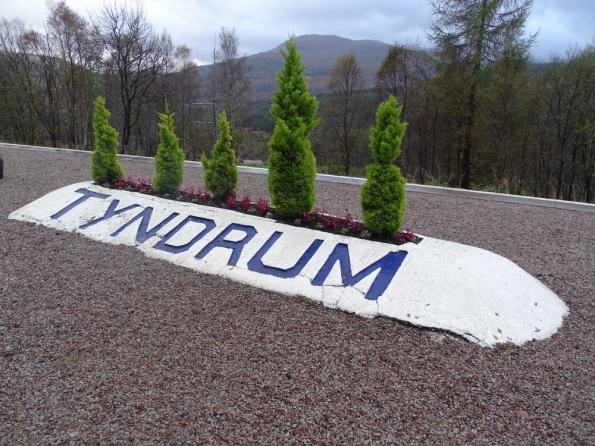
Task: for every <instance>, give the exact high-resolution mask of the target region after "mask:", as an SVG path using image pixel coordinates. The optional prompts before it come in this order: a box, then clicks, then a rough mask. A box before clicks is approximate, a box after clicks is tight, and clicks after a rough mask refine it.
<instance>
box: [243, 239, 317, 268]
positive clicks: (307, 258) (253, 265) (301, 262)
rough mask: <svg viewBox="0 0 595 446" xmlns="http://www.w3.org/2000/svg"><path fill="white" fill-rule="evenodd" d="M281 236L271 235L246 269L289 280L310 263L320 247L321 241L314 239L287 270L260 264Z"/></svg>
mask: <svg viewBox="0 0 595 446" xmlns="http://www.w3.org/2000/svg"><path fill="white" fill-rule="evenodd" d="M281 235H283V233H282V232H279V231H275V233H274V234H273V235H271V237H270V238H269V239H268V240H267V241H266V243H265V244H264V245H262V248H260V249H259V250H258V252H257V253H256V254H255V255H254V257H252V259H250V261H249V262H248V269H249V270H250V271H255V272H257V273H262V274H269V275H271V276H275V277H281V278H283V279H290V278H292V277H295V276H297V275H298V274H299V273H300V272H301V271H302V269H303V268H304V266H306V264H307V263H308V262H309V261H310V259H311V258H312V256H313V255H314V254H316V251H318V248H319V247H320V245H322V240H319V239H316V240H314V241H313V242H312V244H311V245H310V246H309V248H308V249H307V250H306V252H305V253H304V254H303V255H302V256H301V257H300V259H299V260H298V261H297V263H296V264H295V265H294V266H292V267H291V268H288V269H281V268H276V267H274V266H267V265H265V264H263V263H262V258H263V256H264V255H265V254H266V253H267V252H268V250H269V249H270V248H271V246H273V245H274V244H275V242H276V241H277V240H278V239H279V237H281Z"/></svg>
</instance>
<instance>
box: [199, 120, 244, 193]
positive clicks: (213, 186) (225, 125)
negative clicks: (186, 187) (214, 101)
mask: <svg viewBox="0 0 595 446" xmlns="http://www.w3.org/2000/svg"><path fill="white" fill-rule="evenodd" d="M217 126H218V127H219V139H218V140H217V142H216V143H215V146H214V147H213V159H211V160H210V161H209V160H208V159H207V157H206V155H205V154H204V153H203V154H202V157H201V161H202V167H203V169H204V172H205V186H206V187H207V189H209V190H210V191H211V192H212V193H213V198H215V199H216V200H225V199H226V198H227V197H229V196H230V195H231V194H233V192H234V190H235V188H236V187H237V185H238V168H237V166H236V154H235V152H234V151H233V149H232V148H231V143H232V137H231V133H230V129H229V122H228V121H227V118H226V117H225V110H223V111H222V112H221V113H220V114H219V116H218V117H217Z"/></svg>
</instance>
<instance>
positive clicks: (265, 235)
mask: <svg viewBox="0 0 595 446" xmlns="http://www.w3.org/2000/svg"><path fill="white" fill-rule="evenodd" d="M79 189H86V190H88V191H92V192H93V193H96V194H103V195H106V196H107V197H106V198H95V197H90V198H88V199H86V200H84V201H82V202H81V203H80V204H78V205H77V206H75V207H73V208H72V209H70V210H68V211H67V212H64V213H63V214H60V215H59V216H58V217H56V218H52V216H55V215H56V214H57V213H58V214H59V211H61V210H62V209H64V208H65V207H67V206H68V205H70V204H72V203H74V202H76V201H77V200H79V199H81V197H83V196H84V195H83V194H82V193H80V192H77V190H79ZM114 200H119V203H118V205H117V206H114V203H112V202H113V201H114ZM110 203H111V204H112V207H113V209H112V210H115V212H117V210H121V209H124V208H125V207H127V206H132V205H136V207H134V208H132V209H130V210H127V211H125V212H122V213H120V214H118V215H114V216H112V217H111V218H107V219H105V220H103V221H100V222H99V223H97V224H93V225H91V226H88V227H86V228H81V226H83V225H85V224H87V223H89V222H91V221H93V220H95V219H98V218H100V217H103V216H104V215H105V213H106V210H107V209H108V207H109V206H110ZM149 207H151V208H153V211H152V214H151V215H150V221H149V224H148V228H146V229H147V230H148V231H150V230H151V228H153V227H155V225H157V224H158V223H160V222H162V221H164V220H165V219H167V218H168V217H170V220H168V222H167V223H166V224H164V225H163V227H161V228H160V229H159V230H158V231H157V232H156V234H155V235H154V236H152V237H149V238H147V239H146V240H144V241H142V242H141V243H139V242H138V239H139V237H138V236H139V234H141V235H142V231H140V232H139V224H140V221H141V219H140V218H138V219H136V220H135V221H134V222H133V223H132V224H130V225H129V226H127V227H126V228H125V229H123V230H121V232H118V230H119V229H120V228H121V227H122V226H124V225H126V223H127V222H129V221H130V220H131V219H133V218H134V217H135V216H137V215H138V214H139V213H141V212H142V211H143V210H146V209H147V208H149ZM173 213H177V214H178V215H174V216H173V217H172V214H173ZM189 216H192V218H199V219H200V218H202V219H209V220H212V222H213V225H212V226H213V227H212V229H211V230H210V231H208V233H207V232H206V231H205V235H204V237H202V238H201V239H200V240H197V241H196V242H195V243H194V244H192V245H191V246H189V247H188V249H187V250H185V251H183V252H179V253H172V252H167V251H164V250H163V249H159V248H158V246H159V245H158V243H159V241H160V240H163V238H164V237H166V235H167V234H171V233H173V232H174V228H176V227H178V225H179V224H181V222H183V221H184V220H185V219H186V218H188V217H189ZM9 218H11V219H15V220H23V221H28V222H32V223H37V224H42V225H44V226H47V227H51V228H55V229H58V230H63V231H69V232H78V233H81V234H83V235H85V236H87V237H89V238H92V239H94V240H97V241H101V242H104V243H112V244H124V245H129V246H136V247H137V248H138V249H140V250H141V251H143V252H144V253H145V254H146V255H147V256H150V257H155V258H160V259H163V260H167V261H169V262H172V263H175V264H177V265H180V266H185V267H187V268H191V269H194V270H195V271H198V272H202V273H207V274H215V275H220V276H224V277H228V278H230V279H233V280H236V281H239V282H243V283H246V284H249V285H253V286H256V287H259V288H262V289H267V290H271V291H276V292H279V293H283V294H287V295H304V296H306V297H308V298H310V299H314V300H316V301H319V302H322V303H323V304H324V305H325V306H327V307H330V308H337V309H340V310H343V311H346V312H350V313H355V314H357V315H359V316H364V317H375V316H378V315H380V316H387V317H390V318H396V319H399V320H402V321H407V322H409V323H411V324H415V325H419V326H424V327H433V328H438V329H443V330H448V331H451V332H453V333H456V334H459V335H462V336H464V337H466V338H467V339H469V340H471V341H473V342H477V343H478V344H480V345H482V346H491V345H494V344H497V343H503V342H511V343H514V344H522V343H524V342H527V341H530V340H532V339H545V338H548V337H549V336H551V335H552V334H554V333H555V332H556V331H557V329H558V327H560V326H561V324H562V320H563V317H564V316H565V315H566V314H567V313H568V308H567V306H566V305H565V304H564V303H563V302H562V301H561V300H560V299H559V298H558V297H557V296H556V295H555V294H554V293H552V292H551V291H550V290H549V289H548V288H547V287H545V286H544V285H543V284H542V283H541V282H539V281H538V280H537V279H535V278H534V277H532V276H531V275H529V274H527V273H526V272H525V271H524V270H522V269H521V268H520V267H518V266H517V265H515V264H514V263H513V262H511V261H509V260H507V259H505V258H504V257H501V256H499V255H497V254H494V253H492V252H489V251H485V250H482V249H479V248H474V247H471V246H466V245H462V244H458V243H452V242H447V241H443V240H438V239H433V238H430V237H424V239H423V241H422V242H421V243H420V244H417V245H415V244H411V243H409V244H406V245H402V246H395V245H388V244H383V243H378V242H371V241H367V240H361V239H356V238H351V237H344V236H341V235H335V234H330V233H325V232H320V231H312V230H309V229H305V228H300V227H293V226H288V225H283V224H280V223H276V222H275V221H272V220H268V219H264V218H260V217H256V216H252V215H246V214H241V213H238V212H234V211H229V210H223V209H218V208H211V207H206V206H200V205H195V204H190V203H181V202H176V201H171V200H165V199H161V198H156V197H151V196H148V195H143V194H138V193H132V192H126V191H117V190H110V189H105V188H102V187H99V186H95V185H93V184H92V183H90V182H86V183H79V184H74V185H71V186H67V187H65V188H62V189H59V190H57V191H54V192H52V193H49V194H47V195H46V196H44V197H42V198H40V199H38V200H36V201H34V202H33V203H31V204H29V205H27V206H25V207H23V208H21V209H19V210H17V211H15V212H13V213H12V214H11V215H10V216H9ZM230 224H236V225H243V226H242V227H243V228H254V231H255V234H254V236H253V238H252V239H251V240H250V241H249V242H247V243H246V244H245V245H244V246H243V248H242V250H241V253H240V255H239V257H238V259H237V262H236V264H235V265H230V264H229V263H230V258H231V254H232V252H233V250H232V249H230V248H229V247H215V248H213V249H212V250H210V251H209V252H208V253H207V254H206V255H205V256H204V257H203V258H196V255H197V253H199V252H201V251H202V250H203V248H205V247H207V246H208V245H209V244H210V243H211V242H213V241H214V240H217V236H218V235H219V234H220V233H221V232H222V231H223V230H224V229H225V228H227V227H228V225H230ZM205 228H206V225H205V224H203V223H199V222H196V221H188V222H187V224H185V225H184V226H183V227H182V228H181V229H180V230H179V231H178V232H176V233H175V235H173V236H171V237H170V238H166V240H167V244H168V245H169V246H170V247H176V246H182V245H184V244H186V243H188V242H190V241H191V240H192V239H193V238H194V237H195V236H196V235H197V234H199V233H200V232H201V231H202V230H203V229H205ZM250 231H252V230H250ZM276 231H278V232H281V233H282V235H280V236H279V238H278V240H277V241H276V242H275V243H274V244H272V245H271V246H270V248H269V249H268V251H266V254H264V256H262V259H261V260H262V264H263V265H264V268H266V267H267V266H269V267H273V268H276V269H277V270H282V269H288V268H291V267H293V266H294V265H295V264H296V262H297V261H298V259H300V257H301V256H302V254H304V252H305V251H306V250H307V249H308V247H310V246H311V244H312V243H313V242H315V240H321V241H322V243H321V244H320V246H319V247H318V249H317V250H316V252H315V254H314V255H313V256H312V257H311V258H310V259H309V261H308V262H307V263H306V264H305V266H304V267H303V268H302V269H301V270H300V271H299V274H297V275H296V276H295V277H293V278H281V277H275V276H273V275H270V274H267V273H263V272H262V271H257V270H255V268H254V260H253V258H254V257H255V255H256V254H257V253H258V252H259V250H261V248H262V247H263V245H264V244H265V243H266V242H267V240H269V238H270V237H271V236H272V235H273V234H274V233H275V232H276ZM114 233H117V234H115V235H114ZM246 234H247V233H246V232H245V231H242V230H234V231H231V232H229V234H228V235H227V236H225V237H223V239H222V240H224V242H226V243H227V242H233V241H240V240H242V239H243V238H244V237H246ZM343 244H344V245H346V246H347V247H348V252H349V257H350V267H351V274H352V275H356V274H357V273H358V272H360V271H361V270H363V269H364V268H366V267H367V266H369V265H371V264H373V263H374V262H376V261H378V260H380V259H383V258H385V256H387V255H389V253H391V252H393V253H395V252H400V253H401V254H400V255H401V256H403V255H405V254H404V253H403V251H405V252H406V253H407V254H406V257H405V258H404V259H403V260H402V264H401V265H400V267H399V268H398V270H397V271H396V273H394V274H393V275H392V276H391V277H390V279H391V280H390V283H388V285H387V286H386V289H385V290H383V292H382V293H381V295H380V296H379V297H377V298H376V299H374V300H370V293H371V288H370V287H371V285H372V284H373V283H374V282H375V280H377V275H378V270H376V271H374V272H371V273H370V274H369V275H367V276H366V277H365V278H363V279H362V280H361V281H359V282H357V283H355V284H353V286H346V285H344V281H345V277H342V275H341V270H340V263H339V262H336V263H335V264H334V266H333V267H332V269H331V270H330V273H329V274H328V276H326V277H325V279H324V281H323V283H322V284H321V285H316V284H313V283H312V282H313V280H315V278H316V277H317V275H320V271H321V269H322V267H323V265H324V264H325V263H326V262H327V260H328V258H329V256H330V255H331V253H333V252H334V250H335V249H336V248H337V246H338V245H343ZM211 245H212V244H211ZM162 248H163V247H162ZM391 258H392V257H391ZM251 260H253V263H252V267H250V263H249V262H250V261H251ZM366 296H367V297H368V299H367V298H366Z"/></svg>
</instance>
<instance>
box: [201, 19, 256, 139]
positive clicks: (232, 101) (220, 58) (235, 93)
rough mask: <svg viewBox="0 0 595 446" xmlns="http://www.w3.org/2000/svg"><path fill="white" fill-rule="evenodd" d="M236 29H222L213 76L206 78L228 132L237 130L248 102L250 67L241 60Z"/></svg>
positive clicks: (243, 58)
mask: <svg viewBox="0 0 595 446" xmlns="http://www.w3.org/2000/svg"><path fill="white" fill-rule="evenodd" d="M238 44H239V40H238V37H237V35H236V31H235V29H228V28H225V27H223V26H222V27H221V28H220V31H219V48H218V49H217V51H216V52H215V66H214V67H213V68H214V72H213V73H211V75H210V76H209V81H210V89H211V94H212V95H213V98H214V99H218V100H219V101H221V109H222V110H225V112H226V115H227V120H228V122H229V125H230V128H231V132H232V133H233V131H234V129H235V127H236V126H237V123H238V120H239V116H240V114H241V109H242V107H243V106H244V105H245V104H246V102H248V101H249V100H250V98H251V93H252V90H251V82H250V78H249V77H248V72H249V71H250V68H251V67H250V66H249V65H248V63H247V61H246V55H244V56H240V55H239V49H238Z"/></svg>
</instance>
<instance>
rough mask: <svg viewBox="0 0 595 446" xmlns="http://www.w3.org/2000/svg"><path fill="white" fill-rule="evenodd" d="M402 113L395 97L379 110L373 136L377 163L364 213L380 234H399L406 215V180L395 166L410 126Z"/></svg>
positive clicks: (367, 187) (365, 191)
mask: <svg viewBox="0 0 595 446" xmlns="http://www.w3.org/2000/svg"><path fill="white" fill-rule="evenodd" d="M400 114H401V107H400V106H397V100H396V99H395V97H394V96H392V95H391V96H390V97H389V98H388V99H387V100H386V101H385V102H383V103H382V104H380V106H379V107H378V111H377V113H376V127H374V128H372V131H371V135H370V146H371V147H372V156H373V158H374V162H373V163H372V164H370V165H369V166H368V167H366V183H365V184H364V186H363V187H362V210H363V217H364V224H365V225H366V227H368V229H370V230H371V231H372V232H374V233H377V234H390V235H393V234H395V233H396V232H397V231H398V230H399V228H400V227H401V224H402V222H403V215H404V214H405V179H404V178H403V177H402V176H401V172H400V170H399V168H398V167H397V166H395V165H394V161H395V160H396V159H397V157H398V156H399V154H400V153H401V140H402V138H403V134H404V133H405V128H406V127H407V124H406V123H404V122H401V121H400V120H399V115H400Z"/></svg>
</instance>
